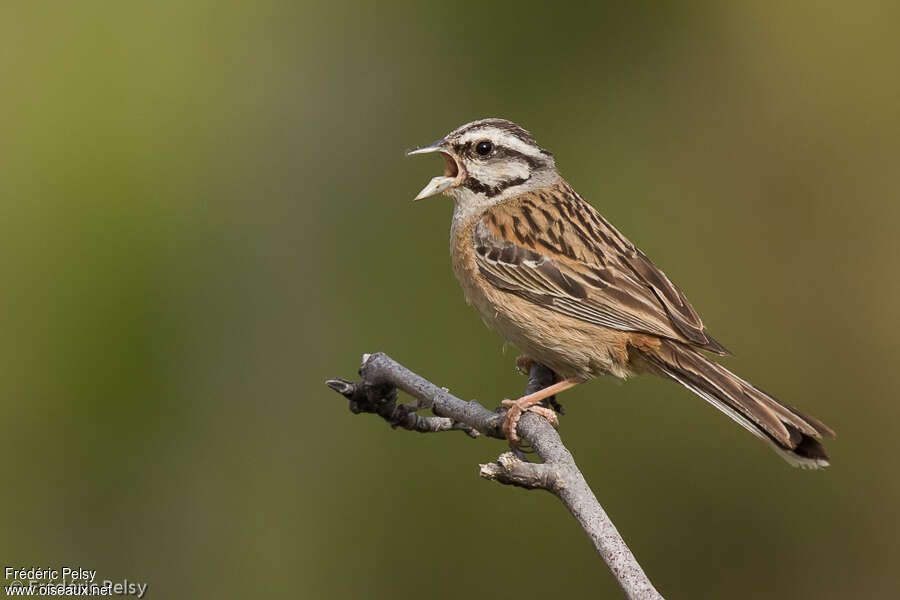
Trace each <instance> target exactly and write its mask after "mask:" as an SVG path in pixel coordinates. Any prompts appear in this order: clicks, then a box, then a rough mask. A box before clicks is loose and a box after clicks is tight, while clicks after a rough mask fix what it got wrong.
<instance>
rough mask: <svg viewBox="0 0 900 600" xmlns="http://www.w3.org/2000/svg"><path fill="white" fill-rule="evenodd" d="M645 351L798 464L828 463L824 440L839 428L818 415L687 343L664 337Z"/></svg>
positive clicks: (661, 368)
mask: <svg viewBox="0 0 900 600" xmlns="http://www.w3.org/2000/svg"><path fill="white" fill-rule="evenodd" d="M641 355H642V356H643V358H644V360H645V361H646V362H647V364H648V365H649V366H650V368H651V369H652V370H654V371H656V372H657V373H658V374H660V375H663V376H665V377H667V378H669V379H674V380H675V381H677V382H678V383H680V384H681V385H683V386H684V387H686V388H688V389H689V390H691V391H692V392H694V393H695V394H697V395H698V396H700V397H701V398H703V399H704V400H706V401H707V402H709V403H710V404H712V405H713V406H715V407H716V408H718V409H719V410H721V411H722V412H723V413H725V414H726V415H728V416H729V417H731V418H732V419H734V420H735V421H737V422H738V423H739V424H740V425H741V426H742V427H743V428H744V429H746V430H747V431H749V432H750V433H752V434H753V435H755V436H756V437H758V438H760V439H761V440H763V441H764V442H766V443H767V444H769V446H771V447H772V448H773V449H774V450H775V451H776V452H777V453H778V454H780V455H781V456H782V457H783V458H784V459H785V460H786V461H788V462H789V463H790V464H792V465H793V466H795V467H802V468H805V469H819V468H822V467H827V466H828V454H826V453H825V448H824V447H823V446H822V444H821V443H819V441H818V440H820V439H822V438H823V437H824V438H833V437H834V431H832V430H831V429H830V428H829V427H828V426H826V425H825V424H824V423H822V422H821V421H819V420H818V419H814V418H813V417H808V416H806V415H804V414H802V413H800V412H799V411H798V410H796V409H794V408H792V407H790V406H788V405H786V404H782V403H781V402H779V401H778V400H776V399H775V398H773V397H772V396H770V395H768V394H767V393H765V392H764V391H762V390H761V389H759V388H757V387H754V386H753V385H751V384H749V383H747V382H746V381H744V380H743V379H741V378H740V377H738V376H737V375H735V374H734V373H732V372H731V371H729V370H728V369H726V368H725V367H723V366H722V365H720V364H718V363H715V362H713V361H711V360H709V359H707V358H706V357H705V356H703V355H702V354H700V353H699V352H698V351H696V350H694V349H693V348H690V347H689V346H686V345H684V344H681V343H678V342H674V341H671V340H662V345H661V346H660V347H659V349H657V350H653V351H647V350H642V351H641Z"/></svg>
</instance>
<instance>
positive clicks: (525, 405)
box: [501, 379, 582, 448]
mask: <svg viewBox="0 0 900 600" xmlns="http://www.w3.org/2000/svg"><path fill="white" fill-rule="evenodd" d="M581 382H582V380H581V379H564V380H562V381H558V382H556V383H554V384H553V385H551V386H548V387H545V388H544V389H542V390H538V391H537V392H534V393H533V394H528V395H527V396H522V397H521V398H519V399H518V400H504V401H503V402H501V404H502V405H503V406H506V407H507V411H506V418H505V419H504V420H503V433H504V434H506V439H507V440H509V445H510V446H511V447H513V448H518V446H519V436H518V434H517V433H516V427H517V426H518V424H519V418H521V416H522V413H524V412H525V411H530V412H534V413H537V414H539V415H541V416H542V417H544V418H545V419H547V420H548V421H550V422H551V423H552V424H553V426H554V427H556V426H557V425H558V424H559V421H557V419H556V413H554V412H553V411H552V410H550V409H547V408H544V407H543V406H535V405H536V404H538V403H539V402H540V401H541V400H544V399H546V398H549V397H550V396H553V395H555V394H558V393H560V392H564V391H566V390H567V389H569V388H573V387H575V386H576V385H578V384H579V383H581Z"/></svg>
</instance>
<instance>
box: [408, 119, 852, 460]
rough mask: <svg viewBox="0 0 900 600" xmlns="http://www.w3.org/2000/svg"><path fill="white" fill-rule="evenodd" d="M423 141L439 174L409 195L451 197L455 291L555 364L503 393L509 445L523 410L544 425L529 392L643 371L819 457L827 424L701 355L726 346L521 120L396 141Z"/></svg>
mask: <svg viewBox="0 0 900 600" xmlns="http://www.w3.org/2000/svg"><path fill="white" fill-rule="evenodd" d="M433 152H437V153H440V154H441V155H442V156H443V158H444V164H445V168H444V174H443V175H441V176H438V177H435V178H433V179H432V180H431V181H430V182H429V183H428V185H426V186H425V188H424V189H423V190H422V191H421V192H419V194H418V195H417V196H416V198H415V199H416V200H420V199H422V198H427V197H430V196H435V195H437V194H441V193H443V194H444V195H447V196H449V197H451V198H452V199H453V200H454V202H455V206H454V210H453V218H452V223H451V226H450V246H451V259H452V264H453V271H454V273H455V274H456V277H457V279H458V280H459V282H460V284H461V285H462V288H463V291H464V293H465V296H466V300H467V301H468V302H469V304H474V305H475V307H476V308H477V309H478V311H479V312H480V313H481V315H482V317H483V318H484V320H485V322H486V323H487V324H488V325H489V326H492V327H493V328H494V329H496V330H497V331H498V332H499V333H500V334H501V335H502V336H503V337H505V338H506V339H507V340H508V341H509V342H511V343H512V344H513V345H515V346H516V347H517V348H518V349H519V350H521V351H522V352H523V353H524V355H525V357H527V359H530V360H533V361H537V362H539V363H541V364H543V365H546V366H547V367H549V368H550V369H552V370H553V371H554V373H555V374H556V376H557V381H556V383H554V384H553V385H551V386H549V387H547V388H545V389H543V390H541V391H539V392H537V393H534V394H530V395H527V396H524V397H522V398H519V399H518V400H504V401H503V405H504V406H506V407H507V412H506V417H505V419H504V425H503V431H504V433H505V434H506V436H507V439H508V440H509V442H510V445H511V446H513V447H517V446H518V444H519V437H518V434H517V432H516V426H517V423H518V420H519V417H520V416H521V415H522V413H523V412H524V411H534V412H537V413H539V414H541V415H543V416H545V417H546V418H548V419H550V420H551V421H553V422H554V425H555V424H556V422H555V419H556V417H555V414H554V413H553V412H552V411H550V410H549V409H546V408H544V407H541V406H538V403H540V402H541V401H542V400H545V399H547V398H549V397H550V396H552V395H554V394H557V393H559V392H562V391H563V390H566V389H569V388H571V387H573V386H575V385H577V384H579V383H582V382H584V381H587V380H589V379H592V378H594V377H598V376H600V375H605V374H610V375H614V376H616V377H621V378H623V379H624V378H626V377H629V376H631V375H635V374H639V373H653V374H656V375H660V376H662V377H665V378H668V379H672V380H674V381H677V382H678V383H680V384H681V385H683V386H684V387H686V388H688V389H689V390H691V391H692V392H694V393H695V394H697V395H698V396H700V397H701V398H703V399H704V400H706V401H707V402H709V403H710V404H712V405H713V406H715V407H716V408H718V409H719V410H721V411H722V412H724V413H725V414H726V415H728V416H729V417H731V418H732V419H734V420H735V421H736V422H737V423H738V424H740V425H741V426H742V427H744V428H745V429H747V430H748V431H749V432H750V433H752V434H753V435H755V436H756V437H758V438H760V439H762V440H763V441H764V442H766V443H767V444H768V445H769V446H771V447H772V448H773V449H774V450H775V451H776V452H777V453H778V454H779V455H781V456H782V457H783V458H785V459H786V460H787V461H788V462H789V463H790V464H792V465H794V466H799V467H804V468H813V469H815V468H821V467H825V466H827V465H828V455H827V454H826V452H825V448H824V447H823V446H822V444H821V443H820V442H819V440H820V439H822V438H823V437H824V438H832V437H834V432H833V431H832V430H831V429H829V428H828V427H827V426H826V425H825V424H823V423H822V422H821V421H819V420H817V419H814V418H813V417H809V416H806V415H804V414H802V413H800V412H799V411H798V410H796V409H795V408H793V407H790V406H788V405H786V404H783V403H781V402H779V401H778V400H776V399H775V398H773V397H772V396H770V395H769V394H767V393H766V392H764V391H762V390H761V389H759V388H757V387H755V386H753V385H752V384H750V383H748V382H746V381H744V380H743V379H741V378H740V377H738V376H737V375H735V374H734V373H732V372H731V371H729V370H727V369H726V368H725V367H723V366H721V365H720V364H719V363H717V362H714V361H712V360H710V359H709V358H707V357H706V356H705V355H704V352H709V353H712V354H717V355H727V354H729V352H728V351H727V350H726V349H725V348H724V347H723V346H722V345H721V344H719V342H717V341H716V340H714V339H713V338H712V336H710V335H709V333H707V331H706V328H705V327H704V326H703V322H702V321H701V320H700V317H699V316H698V315H697V312H696V311H695V310H694V308H693V307H692V306H691V304H690V302H688V300H687V298H686V297H685V296H684V294H683V293H682V292H681V290H679V289H678V288H677V287H675V285H674V284H673V283H672V282H671V281H669V279H668V277H666V275H665V274H664V273H663V272H662V271H660V270H659V269H658V268H657V267H656V266H655V265H654V264H653V263H652V262H650V259H649V258H647V257H646V256H645V255H644V253H643V252H641V251H640V250H639V249H638V248H636V247H635V245H634V244H632V243H631V242H630V241H629V240H628V239H627V238H626V237H625V236H624V235H622V234H621V233H619V231H618V230H616V229H615V228H614V227H613V226H612V225H610V224H609V222H608V221H607V220H606V219H604V218H603V216H601V215H600V213H599V212H597V210H596V209H595V208H594V207H593V206H591V205H590V204H588V203H587V202H585V201H584V200H583V199H582V198H581V196H579V195H578V193H577V192H576V191H575V190H574V189H572V186H570V185H569V184H568V183H566V181H565V180H564V179H563V178H562V177H560V175H559V173H558V172H557V170H556V161H555V159H554V158H553V155H552V154H551V153H550V152H548V151H547V150H544V149H543V148H541V147H540V146H538V145H537V143H535V141H534V138H533V137H532V136H531V134H530V133H529V132H528V131H526V130H524V129H522V128H521V127H519V126H518V125H516V124H515V123H512V122H510V121H506V120H504V119H481V120H478V121H473V122H471V123H467V124H465V125H463V126H462V127H459V128H458V129H455V130H453V131H451V132H450V133H449V134H447V136H446V137H444V138H442V139H440V140H438V141H436V142H434V143H432V144H429V145H427V146H423V147H420V148H416V149H415V150H411V151H409V152H408V154H410V155H412V154H426V153H433Z"/></svg>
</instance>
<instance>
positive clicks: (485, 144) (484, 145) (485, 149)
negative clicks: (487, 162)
mask: <svg viewBox="0 0 900 600" xmlns="http://www.w3.org/2000/svg"><path fill="white" fill-rule="evenodd" d="M493 149H494V145H493V144H492V143H490V142H489V141H487V140H483V141H481V142H478V145H477V146H475V152H477V153H478V154H480V155H481V156H487V155H488V154H490V153H491V150H493Z"/></svg>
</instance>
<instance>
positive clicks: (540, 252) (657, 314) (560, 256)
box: [472, 182, 728, 354]
mask: <svg viewBox="0 0 900 600" xmlns="http://www.w3.org/2000/svg"><path fill="white" fill-rule="evenodd" d="M472 242H473V246H474V249H475V261H476V263H477V266H478V269H479V271H480V272H481V274H482V275H483V276H484V277H485V279H486V280H487V281H488V282H489V283H490V284H491V285H493V286H494V287H496V288H498V289H502V290H504V291H507V292H510V293H513V294H516V295H517V296H520V297H522V298H525V299H527V300H529V301H530V302H534V303H536V304H538V305H541V306H544V307H546V308H548V309H550V310H553V311H556V312H558V313H561V314H564V315H567V316H570V317H573V318H575V319H579V320H582V321H585V322H587V323H592V324H595V325H599V326H602V327H609V328H612V329H618V330H621V331H634V332H641V333H649V334H653V335H658V336H662V337H666V338H670V339H675V340H679V341H682V342H686V343H689V344H691V345H694V346H697V347H700V348H703V349H706V350H709V351H711V352H715V353H718V354H727V353H728V351H727V350H725V348H724V347H722V346H721V345H720V344H719V343H718V342H716V341H715V340H714V339H713V338H712V337H711V336H709V335H708V334H707V333H706V330H705V328H704V327H703V323H702V322H701V320H700V317H699V316H698V315H697V312H696V311H695V310H694V308H693V307H692V306H691V304H690V302H688V300H687V298H686V297H685V296H684V294H683V293H682V292H681V290H679V289H678V288H677V287H675V285H674V284H673V283H672V282H671V281H670V280H669V279H668V277H666V276H665V274H664V273H663V272H662V271H660V270H659V269H658V268H657V267H656V266H655V265H654V264H653V263H652V262H650V259H649V258H647V257H646V256H645V255H644V253H643V252H641V251H640V250H638V249H637V248H636V247H635V246H634V244H632V243H631V242H630V241H628V239H627V238H625V236H623V235H622V234H621V233H619V232H618V231H617V230H616V229H615V228H613V226H612V225H610V224H609V223H608V222H607V221H606V219H604V218H603V217H602V216H601V215H600V214H599V213H598V212H597V211H596V210H595V209H594V208H593V207H592V206H591V205H590V204H588V203H587V202H585V201H584V200H582V199H581V197H580V196H578V194H576V193H575V192H574V190H572V188H571V187H569V186H568V184H566V183H564V182H563V183H561V184H560V185H558V186H556V187H554V188H553V189H551V190H549V191H547V190H545V191H542V192H535V193H531V194H528V195H525V196H521V197H519V198H513V199H510V200H508V201H506V202H503V203H500V204H498V205H495V206H493V207H492V208H490V209H489V210H488V211H487V213H485V215H484V216H483V217H482V218H481V219H480V220H479V221H478V222H477V223H476V224H475V227H474V229H473V237H472Z"/></svg>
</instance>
